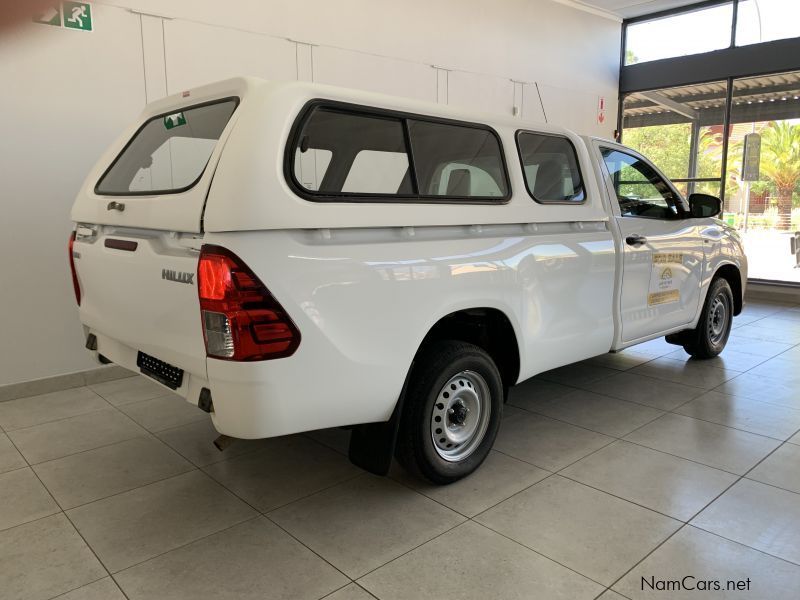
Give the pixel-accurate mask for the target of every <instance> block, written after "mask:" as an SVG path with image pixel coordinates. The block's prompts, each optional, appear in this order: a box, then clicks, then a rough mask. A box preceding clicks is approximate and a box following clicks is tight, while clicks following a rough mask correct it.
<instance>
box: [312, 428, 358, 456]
mask: <svg viewBox="0 0 800 600" xmlns="http://www.w3.org/2000/svg"><path fill="white" fill-rule="evenodd" d="M350 433H351V432H350V430H349V429H342V428H341V427H333V428H331V429H317V430H316V431H306V432H305V433H304V434H303V435H305V436H306V437H308V438H311V439H312V440H314V441H316V442H318V443H320V444H322V445H323V446H327V447H328V448H330V449H331V450H336V452H338V453H339V454H344V455H345V456H347V453H348V451H349V449H350Z"/></svg>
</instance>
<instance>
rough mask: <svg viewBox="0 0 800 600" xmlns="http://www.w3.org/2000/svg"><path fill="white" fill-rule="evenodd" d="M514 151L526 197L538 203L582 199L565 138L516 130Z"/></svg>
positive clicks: (572, 154)
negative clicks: (527, 195)
mask: <svg viewBox="0 0 800 600" xmlns="http://www.w3.org/2000/svg"><path fill="white" fill-rule="evenodd" d="M517 148H518V149H519V157H520V161H521V162H522V171H523V174H524V175H525V186H526V187H527V188H528V194H530V196H531V198H533V199H534V200H535V201H536V202H538V203H540V204H573V203H574V204H581V203H582V202H584V201H585V200H586V192H585V191H584V188H583V179H582V177H581V170H580V167H579V166H578V156H577V154H576V153H575V146H573V145H572V142H570V141H569V139H567V138H566V137H563V136H560V135H551V134H544V133H533V132H529V131H520V132H519V133H517Z"/></svg>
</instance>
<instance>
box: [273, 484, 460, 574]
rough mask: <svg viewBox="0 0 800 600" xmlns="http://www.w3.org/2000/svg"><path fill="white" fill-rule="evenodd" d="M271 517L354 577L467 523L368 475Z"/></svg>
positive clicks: (290, 505) (414, 493)
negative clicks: (461, 523)
mask: <svg viewBox="0 0 800 600" xmlns="http://www.w3.org/2000/svg"><path fill="white" fill-rule="evenodd" d="M269 516H270V518H271V519H272V520H274V521H275V522H276V523H278V525H280V526H281V527H283V528H284V529H286V530H287V531H288V532H289V533H290V534H291V535H293V536H294V537H296V538H297V539H299V540H300V541H301V542H302V543H303V544H305V545H306V546H308V547H309V548H311V549H312V550H313V551H314V552H316V553H317V554H319V555H320V556H322V557H323V558H324V559H325V560H327V561H328V562H330V563H331V564H332V565H333V566H335V567H336V568H338V569H340V570H341V571H342V572H344V573H345V574H346V575H348V576H349V577H351V578H353V579H355V578H356V577H360V576H362V575H364V574H365V573H367V572H369V571H371V570H372V569H375V568H377V567H379V566H381V565H383V564H385V563H387V562H389V561H390V560H392V559H394V558H397V557H398V556H400V555H401V554H403V553H404V552H407V551H409V550H411V549H412V548H414V547H416V546H418V545H420V544H422V543H424V542H426V541H428V540H430V539H432V538H433V537H435V536H437V535H439V534H441V533H443V532H445V531H447V530H448V529H450V528H451V527H454V526H455V525H457V524H458V523H459V522H461V521H462V520H463V519H464V517H462V516H461V515H459V514H457V513H455V512H453V511H451V510H449V509H447V508H445V507H444V506H442V505H441V504H437V503H436V502H434V501H433V500H430V499H428V498H426V497H425V496H423V495H421V494H418V493H417V492H414V491H412V490H409V489H408V488H406V487H404V486H402V485H400V484H398V483H395V482H393V481H391V480H390V479H387V478H382V477H375V476H373V475H367V474H365V475H362V476H360V477H357V478H356V479H351V480H350V481H346V482H344V483H341V484H339V485H337V486H335V487H332V488H329V489H327V490H325V491H323V492H320V493H319V494H315V495H313V496H310V497H308V498H304V499H303V500H298V501H297V502H293V503H292V504H289V505H288V506H285V507H283V508H281V509H278V510H276V511H274V512H272V513H270V515H269Z"/></svg>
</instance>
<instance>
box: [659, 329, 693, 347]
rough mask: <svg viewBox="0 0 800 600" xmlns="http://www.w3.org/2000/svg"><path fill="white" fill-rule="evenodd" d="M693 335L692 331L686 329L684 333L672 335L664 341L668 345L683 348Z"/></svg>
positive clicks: (679, 332)
mask: <svg viewBox="0 0 800 600" xmlns="http://www.w3.org/2000/svg"><path fill="white" fill-rule="evenodd" d="M691 334H692V330H691V329H684V330H683V331H678V332H677V333H670V334H669V335H668V336H665V337H664V340H666V342H667V343H668V344H674V345H675V346H683V345H684V344H685V343H686V342H687V341H688V340H689V336H690V335H691Z"/></svg>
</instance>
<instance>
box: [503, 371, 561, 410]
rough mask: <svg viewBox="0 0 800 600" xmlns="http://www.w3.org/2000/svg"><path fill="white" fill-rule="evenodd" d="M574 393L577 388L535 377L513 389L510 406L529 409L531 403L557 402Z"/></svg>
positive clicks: (509, 401) (509, 400)
mask: <svg viewBox="0 0 800 600" xmlns="http://www.w3.org/2000/svg"><path fill="white" fill-rule="evenodd" d="M574 391H575V388H573V387H569V386H567V385H562V384H560V383H554V382H552V381H545V380H544V379H537V378H535V377H533V378H531V379H527V380H525V381H523V382H522V383H520V384H519V385H515V386H514V387H512V388H511V391H510V394H509V398H508V404H510V405H511V406H518V407H519V408H527V407H528V404H529V403H531V402H536V401H539V400H556V399H558V398H563V397H564V396H566V395H567V394H571V393H572V392H574Z"/></svg>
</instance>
